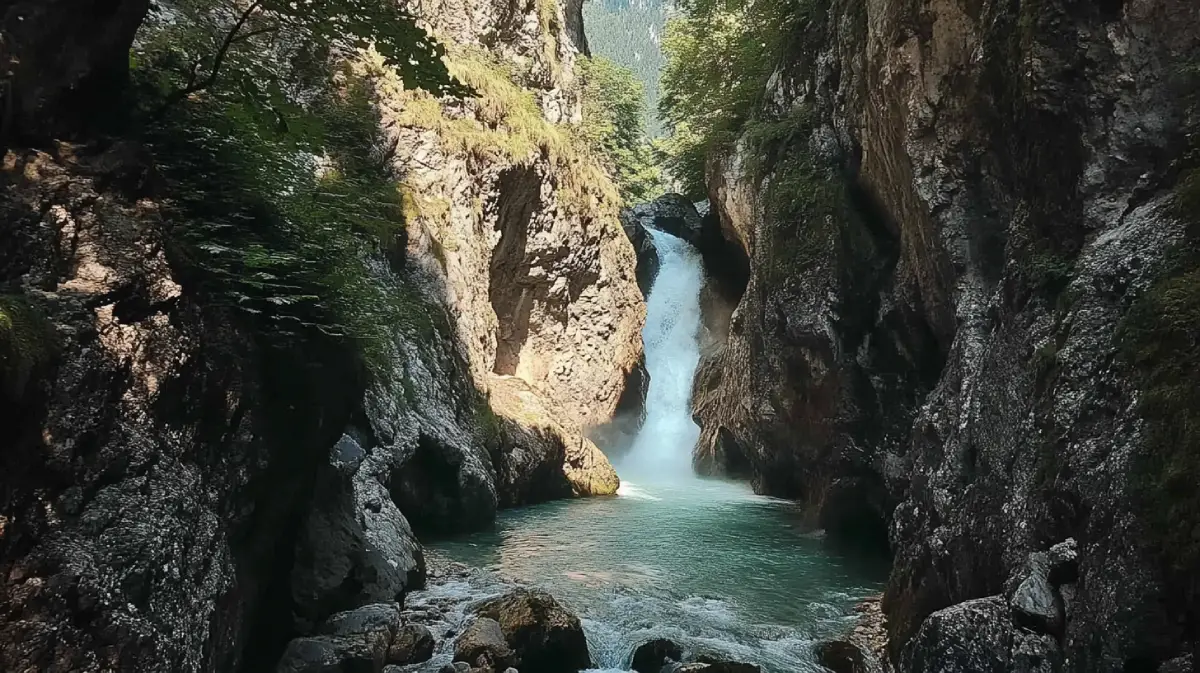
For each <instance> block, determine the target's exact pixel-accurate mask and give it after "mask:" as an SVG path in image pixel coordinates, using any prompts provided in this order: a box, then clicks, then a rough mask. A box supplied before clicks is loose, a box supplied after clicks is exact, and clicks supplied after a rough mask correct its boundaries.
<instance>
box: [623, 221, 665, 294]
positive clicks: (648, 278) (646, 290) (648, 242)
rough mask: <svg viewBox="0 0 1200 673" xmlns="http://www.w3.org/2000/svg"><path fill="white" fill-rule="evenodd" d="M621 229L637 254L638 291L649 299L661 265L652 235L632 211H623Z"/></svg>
mask: <svg viewBox="0 0 1200 673" xmlns="http://www.w3.org/2000/svg"><path fill="white" fill-rule="evenodd" d="M621 229H622V230H624V232H625V236H626V237H628V238H629V242H630V243H632V244H633V251H634V253H636V254H637V272H636V275H637V284H638V289H639V290H641V291H642V296H643V297H649V296H650V288H651V287H652V286H653V285H654V279H655V278H657V277H658V268H659V264H660V261H659V258H658V250H657V249H656V248H655V247H654V241H653V239H651V238H650V234H648V233H647V232H646V225H645V224H644V223H643V222H642V220H641V219H640V218H639V217H638V216H637V215H635V214H634V212H633V211H632V210H629V209H625V210H622V211H621Z"/></svg>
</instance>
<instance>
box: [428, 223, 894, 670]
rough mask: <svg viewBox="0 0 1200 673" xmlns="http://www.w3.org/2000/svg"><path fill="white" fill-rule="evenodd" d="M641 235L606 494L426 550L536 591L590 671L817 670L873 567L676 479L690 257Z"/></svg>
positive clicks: (783, 512)
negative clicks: (630, 361)
mask: <svg viewBox="0 0 1200 673" xmlns="http://www.w3.org/2000/svg"><path fill="white" fill-rule="evenodd" d="M651 233H652V236H653V238H654V241H655V245H656V247H657V248H658V252H659V257H660V260H661V267H660V271H659V275H658V278H657V279H656V281H655V285H654V288H653V290H652V292H651V295H650V298H649V300H648V301H647V319H646V328H645V330H644V332H643V339H644V341H645V346H646V365H647V369H648V370H649V372H650V377H651V379H650V389H649V391H648V393H647V400H646V420H645V423H644V424H643V426H642V429H641V431H640V432H639V434H638V435H637V437H636V439H635V440H634V442H633V444H632V447H631V448H630V449H629V451H628V452H627V453H624V454H623V455H622V457H621V459H620V460H619V461H618V462H617V464H616V468H617V472H618V473H619V474H620V475H621V479H622V486H621V490H620V493H619V494H618V495H617V496H616V497H611V498H591V499H585V500H571V501H559V502H553V503H548V504H544V505H538V506H534V507H525V508H521V509H515V510H509V511H506V512H503V513H501V515H500V517H499V519H498V521H497V524H496V527H495V529H494V530H492V531H488V532H484V533H477V534H474V535H470V536H465V537H460V538H456V539H453V540H446V541H442V542H440V543H436V544H433V545H430V547H431V548H433V549H434V550H435V551H436V552H438V553H441V554H444V555H446V556H449V557H450V558H452V559H454V560H457V561H462V562H465V563H468V564H470V565H474V566H479V567H484V568H487V569H490V570H493V571H496V572H498V573H499V574H501V575H502V576H506V577H510V578H513V579H516V580H519V581H522V582H526V583H530V584H535V585H539V586H541V587H543V588H545V589H547V590H549V591H550V592H551V593H553V594H554V595H555V596H556V597H557V598H559V599H560V600H562V601H563V602H565V603H567V604H568V605H569V606H570V607H571V608H572V609H573V610H575V611H576V612H577V613H578V614H579V615H580V617H581V618H582V619H583V622H584V630H585V632H586V633H587V636H588V642H589V646H590V648H591V652H592V658H593V660H594V661H595V663H596V665H597V666H600V667H601V668H604V669H610V670H623V669H624V667H626V666H628V663H629V660H630V658H631V657H632V653H633V649H634V647H636V645H637V644H639V643H641V642H644V641H646V640H649V639H650V638H657V637H665V638H670V639H672V640H674V641H676V642H677V643H679V644H680V645H681V646H683V647H684V649H685V650H686V651H688V652H691V653H693V654H695V653H710V654H717V655H721V656H724V657H726V658H731V659H736V660H741V661H749V662H753V663H757V664H759V665H761V666H763V667H764V670H766V671H768V673H792V672H794V671H817V670H821V669H820V667H818V666H817V665H816V664H815V663H813V661H812V658H811V654H810V651H811V644H812V641H814V640H816V639H820V638H825V637H830V636H833V635H836V634H837V633H839V632H841V631H842V630H844V629H845V628H846V627H847V626H848V624H849V623H851V622H852V620H853V616H852V615H853V612H852V608H853V606H854V605H855V604H856V603H858V602H859V601H861V600H862V599H863V598H865V597H867V596H869V595H872V594H874V593H878V591H879V590H880V588H881V587H882V584H883V581H884V579H885V578H886V575H885V574H886V568H885V567H884V566H883V565H882V563H880V562H878V561H871V560H867V559H864V558H862V557H860V556H858V555H855V554H853V553H846V554H842V553H839V552H838V551H837V550H836V549H834V548H832V547H831V546H830V545H829V544H828V543H827V542H826V541H825V540H824V539H823V538H822V537H821V536H820V535H819V534H816V533H814V532H812V531H810V530H808V529H807V528H806V527H805V526H804V525H803V522H802V520H801V517H800V514H799V512H798V511H797V510H796V508H795V506H794V505H792V504H791V503H789V502H786V501H782V500H776V499H771V498H765V497H762V496H757V495H754V494H753V493H752V492H751V491H750V489H749V487H748V486H746V485H745V484H740V483H733V482H727V481H720V480H705V479H699V478H697V477H696V476H695V475H694V474H693V473H692V470H691V452H692V448H693V447H694V446H695V443H696V439H697V437H698V436H699V428H697V427H696V424H695V423H694V422H693V421H692V418H691V411H690V409H689V400H690V397H691V384H692V377H693V375H694V373H695V369H696V364H697V362H698V361H699V342H698V339H699V330H700V303H699V295H700V288H701V284H702V283H703V270H702V267H701V262H700V258H699V255H698V254H696V252H695V250H694V249H693V248H692V247H691V246H690V245H688V244H687V243H685V242H683V241H681V240H680V239H678V238H675V237H674V236H670V235H668V234H664V233H661V232H651Z"/></svg>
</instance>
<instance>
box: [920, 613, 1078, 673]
mask: <svg viewBox="0 0 1200 673" xmlns="http://www.w3.org/2000/svg"><path fill="white" fill-rule="evenodd" d="M1012 616H1013V612H1012V611H1011V610H1010V609H1009V606H1008V605H1007V604H1006V601H1005V600H1004V598H1003V597H1002V596H991V597H988V598H979V599H975V600H970V601H965V602H963V603H959V604H957V605H952V606H950V607H948V608H945V609H943V610H938V611H937V612H935V613H933V614H932V615H930V616H929V617H928V618H927V619H925V621H924V622H923V623H922V624H921V628H920V630H919V631H917V635H916V637H915V638H913V640H912V641H911V643H910V644H909V646H908V648H906V649H905V652H904V656H903V660H902V662H901V663H902V665H901V666H900V670H903V671H908V672H910V673H965V672H967V671H969V672H970V673H1054V672H1055V671H1060V670H1062V668H1061V667H1062V662H1063V655H1062V651H1061V649H1060V648H1059V645H1058V641H1057V639H1056V638H1055V637H1054V636H1052V635H1049V634H1046V633H1034V632H1032V631H1029V630H1027V629H1024V628H1020V627H1019V626H1017V625H1016V624H1014V622H1013V619H1012Z"/></svg>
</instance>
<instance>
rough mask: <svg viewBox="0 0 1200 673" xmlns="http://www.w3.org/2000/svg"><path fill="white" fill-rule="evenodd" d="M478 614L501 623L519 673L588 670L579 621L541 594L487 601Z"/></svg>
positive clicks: (528, 591)
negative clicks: (515, 658) (514, 656)
mask: <svg viewBox="0 0 1200 673" xmlns="http://www.w3.org/2000/svg"><path fill="white" fill-rule="evenodd" d="M477 612H478V614H479V615H480V616H482V617H489V618H491V619H495V620H496V621H497V622H499V623H500V627H501V629H502V630H503V632H504V639H505V640H506V641H507V642H508V644H509V646H511V647H512V649H513V650H515V651H516V653H517V657H518V661H517V662H516V666H517V668H519V669H520V670H521V672H522V673H574V672H575V671H579V670H581V669H585V668H589V667H590V666H591V655H590V654H589V652H588V646H587V638H586V637H584V634H583V626H582V625H581V624H580V622H579V618H578V617H576V616H575V615H574V614H572V613H571V612H569V611H568V610H567V609H566V608H564V607H563V606H562V605H560V604H559V603H558V601H556V600H555V599H554V597H553V596H551V595H550V594H548V593H546V592H544V591H539V590H535V589H525V588H521V589H517V590H515V591H513V592H511V593H508V594H505V595H503V596H500V597H498V598H494V599H491V600H489V601H486V602H485V603H483V604H481V605H480V606H479V607H478V608H477Z"/></svg>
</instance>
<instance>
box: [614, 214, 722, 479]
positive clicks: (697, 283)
mask: <svg viewBox="0 0 1200 673" xmlns="http://www.w3.org/2000/svg"><path fill="white" fill-rule="evenodd" d="M647 231H648V233H649V234H650V237H651V239H652V240H653V241H654V247H655V249H656V250H657V251H658V258H659V270H658V276H657V277H656V278H655V281H654V286H653V287H652V288H651V290H650V297H649V298H648V299H647V301H646V326H645V328H644V329H643V330H642V341H643V342H644V344H645V348H646V369H647V371H649V372H650V390H649V391H648V392H647V394H646V420H645V423H644V424H643V425H642V429H641V431H640V432H638V434H637V437H636V438H635V439H634V441H633V446H632V447H631V449H630V451H629V453H628V454H626V456H625V458H624V459H623V460H622V461H621V463H620V464H619V465H618V466H617V467H618V472H619V473H620V474H621V476H622V478H625V479H631V480H633V481H634V482H635V483H647V482H662V481H677V480H680V479H690V478H693V477H694V476H695V475H694V472H693V471H692V448H693V447H694V446H695V445H696V440H697V438H699V436H700V428H699V427H697V426H696V424H695V422H693V421H692V414H691V396H692V377H693V376H695V373H696V365H697V364H699V362H700V288H701V286H702V285H703V283H704V267H703V264H702V262H701V259H700V253H699V252H697V251H696V249H695V248H694V247H692V246H691V245H690V244H689V243H687V242H686V241H684V240H682V239H680V238H678V237H676V236H672V235H671V234H667V233H664V232H661V231H654V230H652V229H648V230H647Z"/></svg>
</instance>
